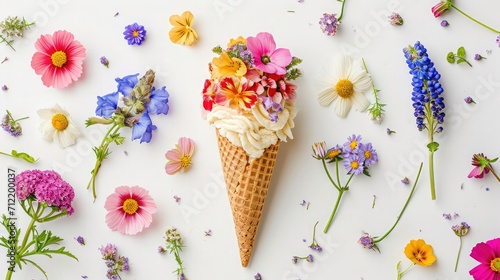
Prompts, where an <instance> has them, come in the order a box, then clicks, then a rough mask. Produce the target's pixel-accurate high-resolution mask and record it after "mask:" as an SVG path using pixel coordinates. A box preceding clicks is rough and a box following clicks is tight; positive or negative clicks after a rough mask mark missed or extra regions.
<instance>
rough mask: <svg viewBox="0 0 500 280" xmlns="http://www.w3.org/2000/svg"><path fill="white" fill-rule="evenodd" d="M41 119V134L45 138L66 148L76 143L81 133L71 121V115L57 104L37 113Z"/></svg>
mask: <svg viewBox="0 0 500 280" xmlns="http://www.w3.org/2000/svg"><path fill="white" fill-rule="evenodd" d="M37 113H38V116H39V117H40V127H39V129H40V132H41V133H42V135H43V138H44V139H45V140H47V141H49V142H52V141H54V142H56V143H57V144H59V146H61V147H63V148H66V147H68V146H71V145H74V144H75V143H76V138H78V137H79V136H80V131H78V128H76V126H75V125H74V124H73V122H72V121H71V118H70V115H69V113H68V112H67V111H66V110H64V109H63V108H61V106H59V105H58V104H56V105H55V106H54V107H52V108H45V109H40V110H38V111H37Z"/></svg>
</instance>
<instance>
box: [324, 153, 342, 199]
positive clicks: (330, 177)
mask: <svg viewBox="0 0 500 280" xmlns="http://www.w3.org/2000/svg"><path fill="white" fill-rule="evenodd" d="M321 162H322V163H323V168H324V169H325V172H326V175H327V176H328V179H329V180H330V182H331V183H332V184H333V186H335V188H336V189H337V190H338V191H340V185H339V186H337V184H335V182H334V181H333V178H332V176H331V175H330V172H329V171H328V168H327V167H326V162H325V159H324V158H322V159H321ZM337 179H338V174H337Z"/></svg>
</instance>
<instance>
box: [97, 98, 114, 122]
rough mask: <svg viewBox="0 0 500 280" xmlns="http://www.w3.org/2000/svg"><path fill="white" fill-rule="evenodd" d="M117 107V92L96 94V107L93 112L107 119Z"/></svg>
mask: <svg viewBox="0 0 500 280" xmlns="http://www.w3.org/2000/svg"><path fill="white" fill-rule="evenodd" d="M117 107H118V92H113V93H109V94H106V95H104V96H102V97H101V96H97V108H96V109H95V114H96V115H98V116H100V117H104V118H106V119H109V118H110V117H111V116H112V115H113V113H114V112H115V111H116V108H117Z"/></svg>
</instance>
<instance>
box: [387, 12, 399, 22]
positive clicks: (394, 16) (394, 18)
mask: <svg viewBox="0 0 500 280" xmlns="http://www.w3.org/2000/svg"><path fill="white" fill-rule="evenodd" d="M387 18H388V20H389V22H390V23H391V24H392V25H403V18H402V17H401V15H399V14H398V13H394V12H393V13H392V14H391V15H390V16H388V17H387Z"/></svg>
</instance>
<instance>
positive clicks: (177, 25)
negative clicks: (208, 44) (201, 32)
mask: <svg viewBox="0 0 500 280" xmlns="http://www.w3.org/2000/svg"><path fill="white" fill-rule="evenodd" d="M169 21H170V24H172V25H173V26H174V27H173V28H172V29H170V32H168V36H169V37H170V41H172V42H173V43H175V44H185V45H188V46H191V45H193V44H194V42H196V40H198V34H196V31H195V30H194V29H193V28H192V27H191V26H192V25H193V22H194V16H193V14H192V13H191V12H190V11H185V12H184V13H182V15H180V16H179V15H172V16H170V19H169Z"/></svg>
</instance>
